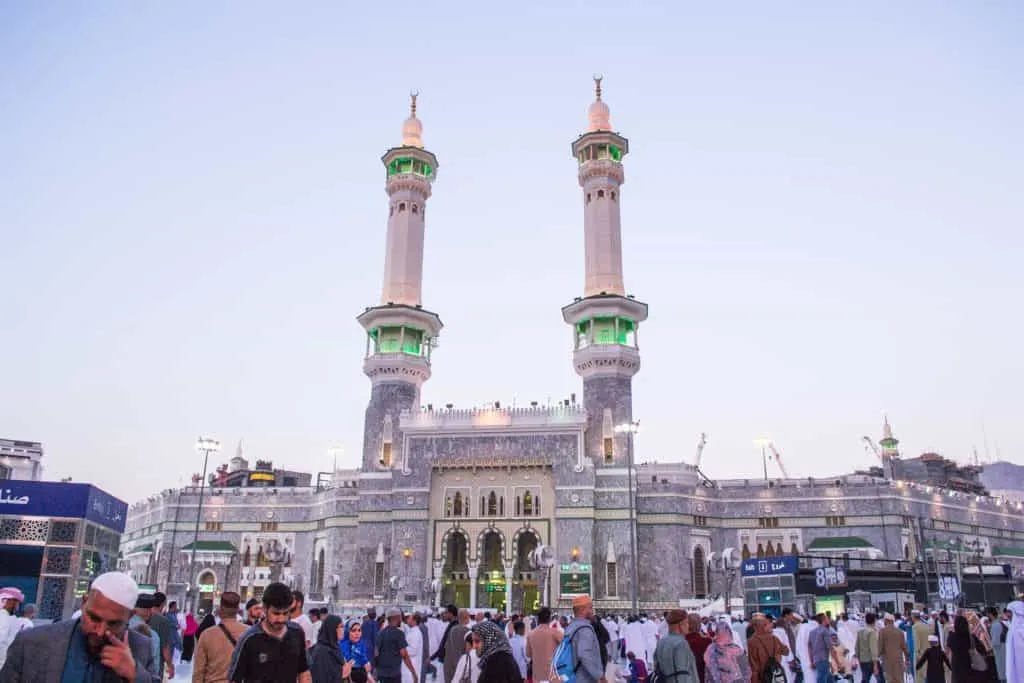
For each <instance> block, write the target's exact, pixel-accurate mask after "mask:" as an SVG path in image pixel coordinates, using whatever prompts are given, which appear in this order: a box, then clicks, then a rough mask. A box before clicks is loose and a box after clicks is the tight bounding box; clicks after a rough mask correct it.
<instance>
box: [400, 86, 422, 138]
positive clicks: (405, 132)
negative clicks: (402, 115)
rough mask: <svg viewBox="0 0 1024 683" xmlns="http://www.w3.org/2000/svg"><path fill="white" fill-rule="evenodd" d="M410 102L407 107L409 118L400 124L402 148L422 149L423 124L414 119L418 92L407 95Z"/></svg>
mask: <svg viewBox="0 0 1024 683" xmlns="http://www.w3.org/2000/svg"><path fill="white" fill-rule="evenodd" d="M409 97H410V99H411V100H412V102H411V104H410V105H409V118H407V119H406V120H405V123H403V124H402V147H420V148H422V147H423V124H422V123H420V120H419V119H418V118H416V98H417V97H419V93H418V92H411V93H409Z"/></svg>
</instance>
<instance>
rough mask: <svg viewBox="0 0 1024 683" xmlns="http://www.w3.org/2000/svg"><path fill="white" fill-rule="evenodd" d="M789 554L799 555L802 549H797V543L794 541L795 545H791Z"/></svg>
mask: <svg viewBox="0 0 1024 683" xmlns="http://www.w3.org/2000/svg"><path fill="white" fill-rule="evenodd" d="M789 554H790V555H799V554H800V551H799V550H797V549H796V543H794V544H793V545H791V546H790V548H789Z"/></svg>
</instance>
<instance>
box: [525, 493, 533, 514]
mask: <svg viewBox="0 0 1024 683" xmlns="http://www.w3.org/2000/svg"><path fill="white" fill-rule="evenodd" d="M523 514H524V515H532V514H533V494H532V493H530V492H529V491H527V492H526V494H525V495H524V496H523Z"/></svg>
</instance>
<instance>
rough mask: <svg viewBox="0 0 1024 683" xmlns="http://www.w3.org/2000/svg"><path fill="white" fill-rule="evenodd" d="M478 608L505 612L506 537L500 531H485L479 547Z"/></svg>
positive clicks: (479, 541) (491, 529)
mask: <svg viewBox="0 0 1024 683" xmlns="http://www.w3.org/2000/svg"><path fill="white" fill-rule="evenodd" d="M477 567H478V574H477V582H476V606H477V608H479V609H489V610H492V611H499V610H502V611H504V609H505V598H506V582H505V535H504V534H502V533H501V531H500V530H499V529H494V528H489V529H485V530H484V531H483V532H482V533H481V534H480V538H479V540H478V545H477Z"/></svg>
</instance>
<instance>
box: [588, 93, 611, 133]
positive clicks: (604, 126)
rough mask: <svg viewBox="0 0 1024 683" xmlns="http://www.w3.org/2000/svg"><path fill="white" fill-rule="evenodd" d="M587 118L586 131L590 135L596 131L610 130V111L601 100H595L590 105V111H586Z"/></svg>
mask: <svg viewBox="0 0 1024 683" xmlns="http://www.w3.org/2000/svg"><path fill="white" fill-rule="evenodd" d="M587 118H588V119H589V120H590V126H589V127H588V128H587V130H588V131H589V132H591V133H593V132H594V131H597V130H611V129H612V111H611V109H609V108H608V105H607V104H605V103H604V102H603V101H601V100H596V101H595V102H594V103H593V104H592V105H590V109H588V110H587Z"/></svg>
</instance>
